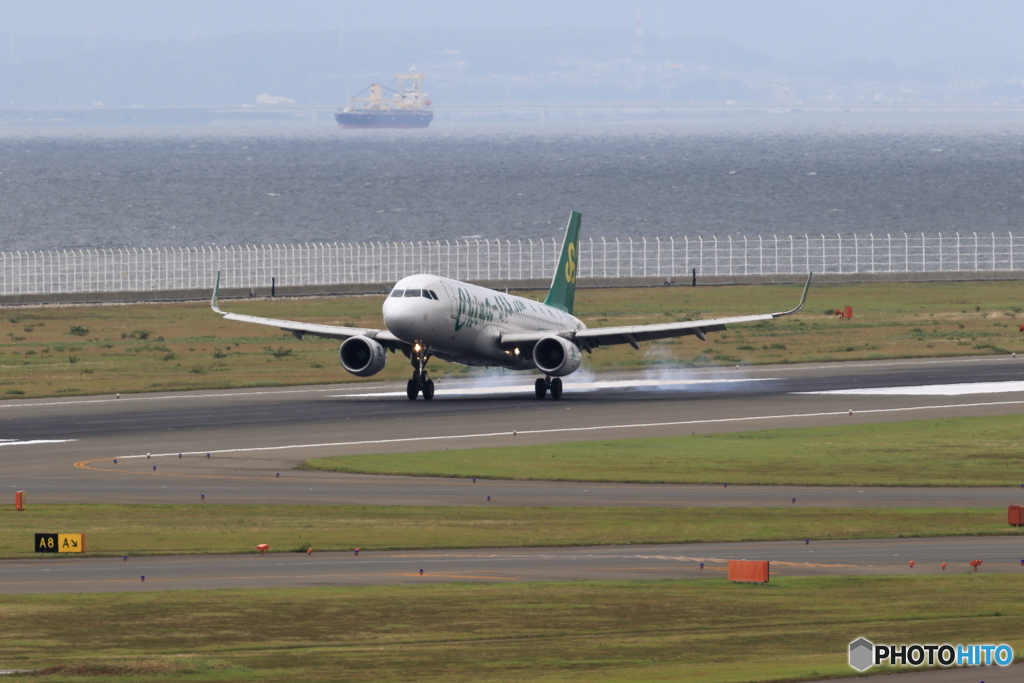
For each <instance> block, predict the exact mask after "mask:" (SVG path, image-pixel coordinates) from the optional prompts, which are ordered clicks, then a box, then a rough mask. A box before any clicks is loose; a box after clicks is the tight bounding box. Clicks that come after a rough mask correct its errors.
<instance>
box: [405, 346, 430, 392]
mask: <svg viewBox="0 0 1024 683" xmlns="http://www.w3.org/2000/svg"><path fill="white" fill-rule="evenodd" d="M413 348H414V349H419V350H414V351H413V353H412V355H411V356H410V357H409V359H410V360H411V361H412V367H413V371H412V379H410V380H409V381H408V382H407V383H406V385H405V395H406V396H408V397H409V400H410V401H415V400H416V397H417V396H418V395H419V394H420V392H423V398H424V400H426V401H429V400H431V399H433V398H434V380H432V379H430V378H429V377H427V371H426V370H425V367H426V365H427V361H428V360H430V355H429V354H427V352H426V350H425V349H423V348H422V347H420V345H419V344H417V345H416V346H415V347H413Z"/></svg>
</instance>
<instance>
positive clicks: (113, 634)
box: [0, 574, 1024, 683]
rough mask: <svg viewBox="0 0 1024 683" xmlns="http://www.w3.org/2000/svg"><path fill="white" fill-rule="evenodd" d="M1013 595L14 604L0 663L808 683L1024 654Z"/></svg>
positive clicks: (351, 591) (417, 593) (935, 579)
mask: <svg viewBox="0 0 1024 683" xmlns="http://www.w3.org/2000/svg"><path fill="white" fill-rule="evenodd" d="M1019 593H1020V577H1017V576H1012V575H986V574H956V575H948V576H929V577H820V578H781V579H772V581H771V582H770V583H769V584H767V585H758V586H754V585H742V584H730V583H728V582H727V581H725V580H723V579H704V580H690V581H671V580H665V581H637V582H582V581H581V582H559V583H521V584H461V585H460V584H442V585H421V586H398V587H396V586H389V587H373V588H302V589H276V590H219V591H180V592H153V593H145V592H143V593H103V594H85V595H68V594H65V595H11V596H5V597H4V599H3V601H0V642H3V644H4V647H3V649H2V651H0V667H3V668H20V669H46V668H47V667H55V668H53V669H51V671H53V672H54V674H53V675H50V676H43V677H40V678H34V680H55V681H58V680H60V681H65V680H69V679H68V676H69V675H71V676H76V677H75V678H73V680H104V681H112V680H113V681H117V680H132V681H137V680H145V681H171V680H188V681H195V682H197V683H199V682H204V681H214V682H216V681H236V680H244V681H282V680H287V681H300V682H301V681H326V680H331V681H333V680H346V681H410V680H416V681H446V682H448V681H455V682H461V681H510V680H515V681H529V682H535V681H536V682H541V681H556V680H557V681H564V680H580V681H583V680H585V681H599V682H604V681H683V680H685V681H690V682H694V683H705V682H711V681H717V682H722V681H725V682H729V681H784V680H786V681H793V680H807V679H816V678H824V677H838V676H849V675H852V674H853V670H852V669H850V668H849V667H848V665H847V663H846V658H847V644H848V643H849V642H850V641H851V640H854V639H855V638H857V637H859V636H864V637H866V638H868V639H870V640H872V641H873V642H876V643H892V644H899V643H923V644H927V643H951V644H954V645H956V644H984V643H1007V644H1009V645H1011V646H1012V647H1014V649H1015V650H1016V651H1017V652H1021V651H1022V648H1024V637H1022V636H1021V634H1022V633H1024V604H1022V603H1021V601H1020V600H1019V599H1018V596H1019ZM58 671H59V672H61V673H60V674H59V675H58V674H57V672H58ZM986 671H988V672H989V673H992V671H991V670H986V669H973V670H972V674H971V675H973V676H974V678H972V679H971V680H981V679H983V678H984V677H985V672H986ZM876 672H877V671H876Z"/></svg>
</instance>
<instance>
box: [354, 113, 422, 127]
mask: <svg viewBox="0 0 1024 683" xmlns="http://www.w3.org/2000/svg"><path fill="white" fill-rule="evenodd" d="M334 120H335V121H337V122H338V125H339V126H341V127H342V128H426V127H427V126H429V125H430V122H431V121H433V120H434V112H432V111H411V112H410V111H370V112H360V111H339V112H338V113H337V114H335V115H334Z"/></svg>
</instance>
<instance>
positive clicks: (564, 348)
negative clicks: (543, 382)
mask: <svg viewBox="0 0 1024 683" xmlns="http://www.w3.org/2000/svg"><path fill="white" fill-rule="evenodd" d="M582 360H583V356H582V355H581V354H580V350H579V348H577V347H576V345H575V344H573V343H572V342H571V341H569V340H567V339H563V338H562V337H544V338H543V339H541V340H540V341H539V342H537V343H536V344H535V345H534V347H533V362H534V364H535V365H536V366H537V368H538V369H540V370H541V371H542V372H543V373H544V374H545V375H551V376H553V377H564V376H565V375H569V374H572V373H574V372H576V369H577V368H578V367H579V366H580V361H582Z"/></svg>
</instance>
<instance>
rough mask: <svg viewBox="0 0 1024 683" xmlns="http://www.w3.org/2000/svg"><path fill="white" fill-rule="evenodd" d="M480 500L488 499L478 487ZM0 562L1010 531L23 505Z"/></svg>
mask: <svg viewBox="0 0 1024 683" xmlns="http://www.w3.org/2000/svg"><path fill="white" fill-rule="evenodd" d="M480 491H481V496H483V495H485V493H484V489H483V488H481V490H480ZM0 528H2V529H3V530H4V533H3V534H0V558H19V557H33V556H34V557H40V556H38V555H35V554H34V547H33V539H34V535H33V534H35V533H36V532H53V533H85V534H86V549H87V551H88V555H90V556H97V555H115V556H116V555H123V554H129V555H144V554H148V555H154V554H161V555H169V554H175V555H185V554H210V553H253V552H255V547H256V544H257V543H269V544H270V549H271V552H289V551H302V550H305V549H306V548H308V547H313V548H314V549H316V550H351V549H352V548H355V547H359V548H363V549H366V550H397V549H412V548H422V549H426V548H481V547H537V546H579V545H617V544H622V545H630V544H645V543H698V542H718V541H775V540H793V539H805V538H812V539H815V540H823V539H840V538H893V537H907V538H909V537H923V536H977V535H1006V534H1011V533H1013V532H1014V530H1013V529H1012V528H1011V527H1009V526H1007V524H1006V509H1005V508H965V509H957V508H936V509H931V508H828V509H827V510H826V509H822V508H799V507H797V508H791V507H783V508H758V509H757V514H756V523H754V522H752V521H751V511H750V510H749V509H743V508H600V509H596V508H551V507H549V508H518V507H499V506H498V504H497V503H496V506H495V507H404V506H380V507H377V506H340V505H265V506H261V505H209V504H205V503H198V502H197V504H196V505H75V504H59V505H29V507H28V508H27V509H26V510H25V511H23V512H15V511H14V510H13V509H12V508H11V507H8V506H4V507H3V508H0Z"/></svg>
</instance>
